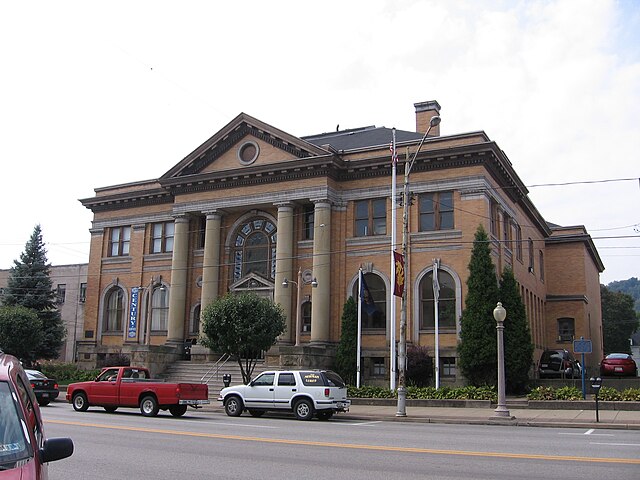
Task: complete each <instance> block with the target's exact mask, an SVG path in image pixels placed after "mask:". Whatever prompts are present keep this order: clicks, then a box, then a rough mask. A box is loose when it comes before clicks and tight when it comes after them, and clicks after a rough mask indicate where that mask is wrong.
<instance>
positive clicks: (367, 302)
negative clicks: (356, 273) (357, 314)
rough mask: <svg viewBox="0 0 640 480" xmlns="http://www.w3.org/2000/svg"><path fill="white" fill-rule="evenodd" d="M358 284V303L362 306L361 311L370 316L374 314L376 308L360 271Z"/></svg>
mask: <svg viewBox="0 0 640 480" xmlns="http://www.w3.org/2000/svg"><path fill="white" fill-rule="evenodd" d="M360 282H361V288H360V303H361V304H362V310H364V311H365V312H367V314H369V315H371V314H373V313H375V311H376V310H377V308H376V304H375V302H374V301H373V296H372V295H371V292H370V291H369V287H368V286H367V282H366V281H365V280H364V273H362V271H360Z"/></svg>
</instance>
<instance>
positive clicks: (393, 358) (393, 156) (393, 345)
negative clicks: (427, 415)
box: [389, 128, 398, 391]
mask: <svg viewBox="0 0 640 480" xmlns="http://www.w3.org/2000/svg"><path fill="white" fill-rule="evenodd" d="M391 132H392V142H393V143H392V145H391V285H392V287H391V288H390V289H389V298H390V302H389V307H390V309H391V310H390V312H389V317H390V320H391V322H390V329H391V332H390V335H389V343H390V344H391V345H390V346H391V351H390V354H389V357H390V358H389V366H390V367H391V375H390V379H389V389H390V390H394V391H395V389H396V297H395V294H394V290H395V285H396V268H395V257H394V255H393V252H394V251H395V248H396V229H397V225H396V223H397V221H396V215H397V213H396V195H397V193H396V167H397V163H398V162H397V160H398V159H397V157H396V129H395V128H393V129H392V130H391Z"/></svg>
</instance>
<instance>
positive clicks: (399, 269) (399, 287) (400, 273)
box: [393, 252, 404, 297]
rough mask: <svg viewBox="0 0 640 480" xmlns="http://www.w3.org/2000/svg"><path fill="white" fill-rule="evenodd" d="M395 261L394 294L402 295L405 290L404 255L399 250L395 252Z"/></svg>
mask: <svg viewBox="0 0 640 480" xmlns="http://www.w3.org/2000/svg"><path fill="white" fill-rule="evenodd" d="M393 261H394V264H395V269H396V275H395V277H396V281H395V284H394V285H393V294H394V295H395V296H396V297H402V292H403V291H404V257H403V256H402V254H400V253H398V252H393Z"/></svg>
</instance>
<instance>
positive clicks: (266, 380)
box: [251, 373, 276, 387]
mask: <svg viewBox="0 0 640 480" xmlns="http://www.w3.org/2000/svg"><path fill="white" fill-rule="evenodd" d="M275 377H276V374H275V373H263V374H262V375H260V376H259V377H258V378H256V379H255V380H254V381H253V382H251V385H253V386H254V387H256V386H261V385H273V380H274V379H275Z"/></svg>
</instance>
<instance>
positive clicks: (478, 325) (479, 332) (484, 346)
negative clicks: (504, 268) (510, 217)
mask: <svg viewBox="0 0 640 480" xmlns="http://www.w3.org/2000/svg"><path fill="white" fill-rule="evenodd" d="M497 302H498V280H497V278H496V269H495V267H494V265H493V262H492V260H491V247H490V241H489V237H488V236H487V232H486V231H485V230H484V228H483V227H482V225H480V226H479V227H478V230H477V231H476V234H475V238H474V240H473V250H472V252H471V259H470V261H469V278H468V279H467V298H466V301H465V308H464V311H463V312H462V318H461V319H460V343H459V344H458V356H459V359H460V368H461V370H462V374H463V375H464V376H465V377H466V379H467V381H468V382H469V383H470V384H471V385H474V386H481V385H495V384H496V382H497V376H498V373H497V372H498V360H497V342H496V321H495V320H494V318H493V309H494V308H495V307H496V304H497Z"/></svg>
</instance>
